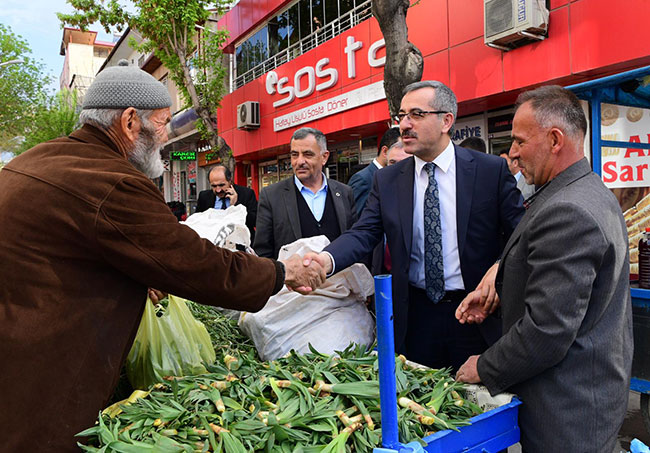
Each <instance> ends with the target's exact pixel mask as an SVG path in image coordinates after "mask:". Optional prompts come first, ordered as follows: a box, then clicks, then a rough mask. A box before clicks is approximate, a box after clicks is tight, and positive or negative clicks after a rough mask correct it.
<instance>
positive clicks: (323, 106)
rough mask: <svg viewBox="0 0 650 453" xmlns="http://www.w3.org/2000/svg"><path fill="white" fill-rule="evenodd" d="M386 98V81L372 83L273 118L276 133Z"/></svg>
mask: <svg viewBox="0 0 650 453" xmlns="http://www.w3.org/2000/svg"><path fill="white" fill-rule="evenodd" d="M385 98H386V93H385V92H384V81H383V80H381V81H379V82H375V83H372V84H370V85H367V86H365V87H361V88H357V89H356V90H352V91H348V92H347V93H344V94H341V95H339V96H335V97H333V98H330V99H327V100H325V101H321V102H318V103H316V104H313V105H310V106H309V107H305V108H302V109H300V110H296V111H294V112H291V113H287V114H285V115H281V116H278V117H275V118H273V130H274V131H275V132H277V131H281V130H284V129H288V128H290V127H294V126H298V125H300V124H304V123H308V122H310V121H314V120H317V119H320V118H325V117H326V116H330V115H334V114H335V113H340V112H345V111H346V110H350V109H353V108H356V107H360V106H362V105H366V104H370V103H373V102H376V101H381V100H382V99H385Z"/></svg>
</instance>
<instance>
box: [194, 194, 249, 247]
mask: <svg viewBox="0 0 650 453" xmlns="http://www.w3.org/2000/svg"><path fill="white" fill-rule="evenodd" d="M232 186H233V187H234V188H235V192H237V203H235V206H236V205H238V204H243V205H244V206H246V226H247V227H248V229H249V230H250V232H251V244H252V243H253V240H254V239H255V223H256V222H257V198H256V197H255V192H254V191H253V189H249V188H248V187H244V186H238V185H237V184H233V185H232ZM216 198H217V196H216V195H215V194H214V192H213V191H212V189H209V190H202V191H201V192H199V199H198V200H197V202H196V212H203V211H207V210H208V209H209V208H214V203H215V202H216Z"/></svg>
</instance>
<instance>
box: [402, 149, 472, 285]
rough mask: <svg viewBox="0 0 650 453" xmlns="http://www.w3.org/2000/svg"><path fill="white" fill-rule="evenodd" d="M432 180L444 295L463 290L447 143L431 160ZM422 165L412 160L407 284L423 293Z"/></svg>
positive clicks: (453, 161)
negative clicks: (437, 211) (437, 206)
mask: <svg viewBox="0 0 650 453" xmlns="http://www.w3.org/2000/svg"><path fill="white" fill-rule="evenodd" d="M433 163H434V164H435V166H436V172H435V178H436V182H437V183H438V196H439V199H440V223H441V226H442V264H443V266H444V268H445V291H453V290H457V289H465V285H464V283H463V276H462V274H461V271H460V255H459V254H458V233H457V228H456V153H455V151H454V144H453V143H452V142H451V141H450V142H449V145H447V147H446V148H445V150H444V151H443V152H442V153H441V154H440V155H439V156H438V157H436V158H435V159H434V161H433ZM425 164H426V162H425V161H423V160H422V159H420V158H419V157H417V156H415V178H414V181H415V184H414V187H413V240H412V242H411V263H410V267H409V282H410V283H411V284H412V285H413V286H416V287H418V288H422V289H425V288H426V282H425V277H424V193H425V191H426V188H427V186H428V185H429V175H428V174H427V172H426V170H424V165H425Z"/></svg>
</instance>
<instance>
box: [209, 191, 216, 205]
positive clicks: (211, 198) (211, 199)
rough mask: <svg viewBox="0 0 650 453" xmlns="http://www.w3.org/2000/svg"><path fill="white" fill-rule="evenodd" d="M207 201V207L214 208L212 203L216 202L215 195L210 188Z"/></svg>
mask: <svg viewBox="0 0 650 453" xmlns="http://www.w3.org/2000/svg"><path fill="white" fill-rule="evenodd" d="M208 202H209V203H210V204H209V206H208V208H214V204H215V203H216V202H217V195H216V194H215V193H214V192H213V191H212V190H210V194H209V196H208Z"/></svg>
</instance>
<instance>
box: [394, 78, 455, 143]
mask: <svg viewBox="0 0 650 453" xmlns="http://www.w3.org/2000/svg"><path fill="white" fill-rule="evenodd" d="M422 88H433V89H434V90H435V92H436V96H435V97H434V98H433V102H431V103H430V104H429V105H430V106H431V108H432V109H433V110H441V111H444V112H449V113H451V114H452V115H454V123H456V116H457V115H458V101H457V100H456V95H455V94H454V92H453V91H451V88H449V87H448V86H447V85H445V84H444V83H442V82H438V81H437V80H422V81H421V82H414V83H410V84H408V85H406V87H405V88H404V91H402V97H403V96H404V95H405V94H406V93H410V92H411V91H415V90H419V89H422ZM453 130H454V125H453V124H452V125H451V129H449V135H451V134H452V132H453Z"/></svg>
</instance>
